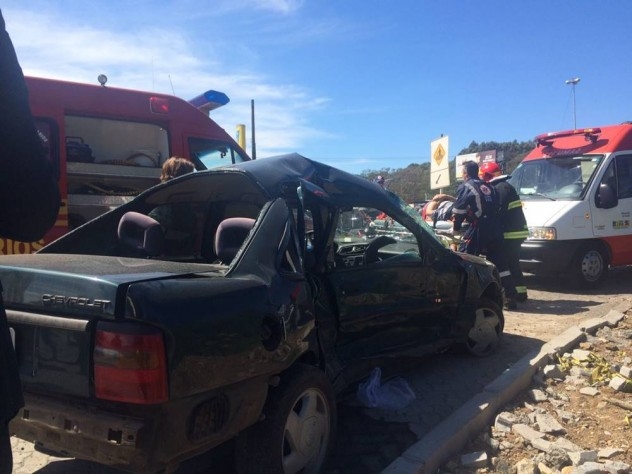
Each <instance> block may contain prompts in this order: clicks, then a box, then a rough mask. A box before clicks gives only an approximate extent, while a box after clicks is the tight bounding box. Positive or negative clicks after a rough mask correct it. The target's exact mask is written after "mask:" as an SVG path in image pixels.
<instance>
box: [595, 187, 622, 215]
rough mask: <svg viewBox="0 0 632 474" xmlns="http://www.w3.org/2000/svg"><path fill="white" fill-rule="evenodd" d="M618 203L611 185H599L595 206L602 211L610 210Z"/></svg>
mask: <svg viewBox="0 0 632 474" xmlns="http://www.w3.org/2000/svg"><path fill="white" fill-rule="evenodd" d="M618 203H619V200H618V199H617V193H616V192H615V190H614V188H613V187H612V185H610V184H608V183H601V184H600V185H599V191H598V192H597V196H596V197H595V205H596V206H597V207H600V208H602V209H612V208H613V207H615V206H616V205H617V204H618Z"/></svg>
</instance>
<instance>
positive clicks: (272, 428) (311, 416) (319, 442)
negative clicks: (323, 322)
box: [235, 365, 336, 474]
mask: <svg viewBox="0 0 632 474" xmlns="http://www.w3.org/2000/svg"><path fill="white" fill-rule="evenodd" d="M335 431H336V402H335V396H334V393H333V389H332V387H331V383H330V382H329V380H328V379H327V376H326V375H325V373H324V372H323V371H321V370H319V369H317V368H315V367H311V366H307V365H297V366H296V367H294V368H292V369H290V370H289V371H287V372H286V373H285V374H283V376H282V377H281V381H280V383H279V385H278V386H277V387H273V388H271V389H270V393H269V395H268V400H267V402H266V405H265V407H264V410H263V420H262V421H260V422H258V423H256V424H255V425H253V426H251V427H250V428H248V429H246V430H244V431H243V432H242V433H240V434H239V436H238V437H237V439H236V443H235V467H236V470H237V472H238V473H240V474H254V473H285V474H290V473H297V472H301V473H305V474H309V473H314V474H316V473H319V472H322V471H323V470H324V466H325V463H326V461H327V458H328V456H329V452H330V451H331V449H332V446H333V445H334V439H333V438H334V435H335Z"/></svg>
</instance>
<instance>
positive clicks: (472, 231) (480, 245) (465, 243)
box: [452, 161, 517, 310]
mask: <svg viewBox="0 0 632 474" xmlns="http://www.w3.org/2000/svg"><path fill="white" fill-rule="evenodd" d="M478 172H479V169H478V163H476V162H474V161H466V162H465V163H463V183H462V184H461V185H459V187H458V189H457V191H456V200H455V201H454V206H453V208H452V215H453V216H454V231H455V232H459V231H461V228H462V225H463V223H464V222H467V223H468V226H467V228H466V229H465V231H464V233H463V236H462V238H461V244H460V245H459V252H465V253H469V254H472V255H481V254H485V257H486V258H487V260H489V261H490V262H492V263H493V264H494V265H496V268H498V272H499V273H500V279H501V282H502V285H503V288H504V290H505V309H511V310H513V309H517V303H516V297H517V295H516V288H515V286H514V283H513V280H512V278H511V272H510V271H509V268H508V266H507V260H506V258H505V255H504V253H503V251H502V242H503V229H502V224H501V222H500V213H499V211H500V201H499V199H498V195H497V193H496V190H495V189H494V187H493V186H490V185H489V184H487V183H485V182H484V181H481V180H480V179H479V177H478Z"/></svg>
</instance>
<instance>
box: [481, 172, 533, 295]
mask: <svg viewBox="0 0 632 474" xmlns="http://www.w3.org/2000/svg"><path fill="white" fill-rule="evenodd" d="M480 176H481V178H482V179H483V181H485V182H488V183H489V184H491V185H492V186H494V189H495V190H496V193H497V194H498V198H499V199H500V221H501V222H502V226H503V248H504V254H505V258H506V259H507V265H508V266H509V271H510V272H511V278H512V279H513V282H514V285H516V292H517V295H516V299H517V300H518V301H526V300H527V286H526V284H525V281H524V275H523V274H522V270H521V268H520V247H521V246H522V242H524V241H525V239H526V238H527V237H528V236H529V228H528V227H527V219H526V218H525V216H524V212H523V211H522V201H521V200H520V196H519V195H518V192H517V191H516V189H515V188H514V187H513V186H512V185H511V184H510V183H508V182H507V180H508V179H509V178H510V177H511V176H508V175H503V174H502V171H501V169H500V167H499V166H498V164H497V163H495V162H489V163H483V164H482V165H481V167H480Z"/></svg>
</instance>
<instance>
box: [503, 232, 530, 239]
mask: <svg viewBox="0 0 632 474" xmlns="http://www.w3.org/2000/svg"><path fill="white" fill-rule="evenodd" d="M503 237H504V238H505V239H526V238H527V237H529V231H528V230H517V231H515V232H505V233H503Z"/></svg>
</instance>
